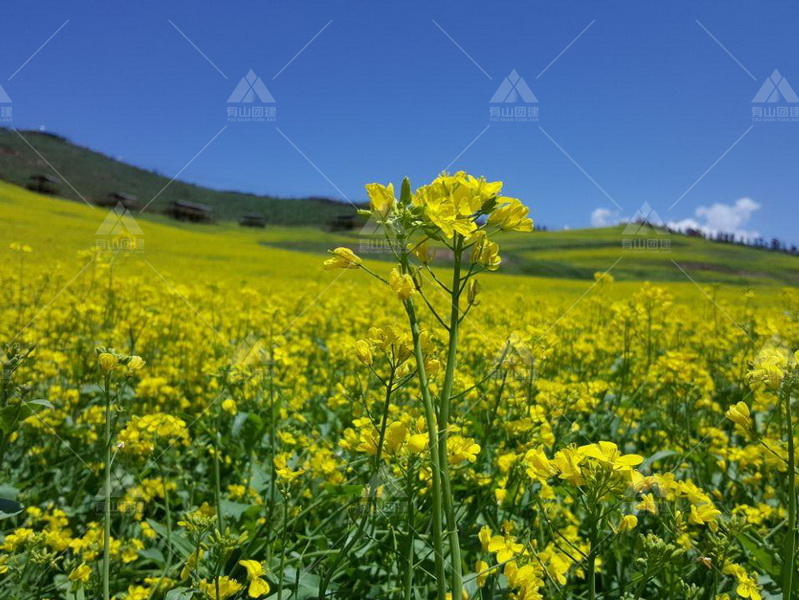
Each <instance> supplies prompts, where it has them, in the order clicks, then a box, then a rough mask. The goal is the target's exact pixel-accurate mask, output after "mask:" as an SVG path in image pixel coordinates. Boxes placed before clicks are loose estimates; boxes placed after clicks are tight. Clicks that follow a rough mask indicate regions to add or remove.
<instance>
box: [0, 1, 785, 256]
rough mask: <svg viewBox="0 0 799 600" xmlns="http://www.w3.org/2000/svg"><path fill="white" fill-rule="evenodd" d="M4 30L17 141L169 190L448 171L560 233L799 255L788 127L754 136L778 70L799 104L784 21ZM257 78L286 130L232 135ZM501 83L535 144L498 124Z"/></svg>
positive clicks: (146, 20) (602, 13) (529, 16)
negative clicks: (629, 224) (732, 232)
mask: <svg viewBox="0 0 799 600" xmlns="http://www.w3.org/2000/svg"><path fill="white" fill-rule="evenodd" d="M2 15H3V18H2V21H0V85H2V87H3V88H4V89H5V91H6V92H7V93H8V95H9V96H10V98H11V99H12V101H13V104H12V106H13V122H12V125H13V126H14V127H17V128H19V129H24V128H36V127H39V126H41V125H43V126H45V127H46V128H47V130H49V131H54V132H57V133H61V134H63V135H66V136H67V137H69V138H70V139H72V140H73V141H75V142H77V143H80V144H82V145H86V146H89V147H91V148H93V149H96V150H99V151H102V152H105V153H107V154H109V155H111V156H115V157H118V158H120V159H122V160H124V161H127V162H130V163H133V164H136V165H139V166H142V167H146V168H153V169H157V170H158V171H159V172H161V173H163V174H165V175H168V176H170V177H171V176H173V175H175V174H177V173H178V172H180V171H181V170H182V169H185V170H183V172H182V174H181V175H180V178H181V179H184V180H187V181H192V182H197V183H201V184H204V185H209V186H212V187H215V188H222V189H240V190H246V191H253V192H259V193H267V194H276V195H281V196H298V195H325V196H331V197H342V196H346V197H348V198H349V199H351V200H361V199H363V198H364V192H363V184H364V183H365V182H369V181H380V182H386V181H395V182H398V181H399V180H400V179H401V177H402V176H404V175H408V176H410V177H411V179H412V181H413V182H414V184H416V185H418V184H421V183H423V182H425V181H426V180H428V179H430V178H431V177H433V176H435V175H436V174H437V173H438V172H439V171H441V170H442V169H444V168H445V167H447V166H448V165H450V163H452V161H453V160H454V159H456V157H459V158H458V159H457V160H456V161H455V162H454V163H452V165H451V169H464V170H467V171H470V172H473V173H475V174H483V175H485V176H487V177H488V178H491V179H502V180H504V181H505V182H506V191H507V192H508V193H509V194H512V195H515V196H518V197H520V198H521V199H522V200H523V201H524V202H525V203H527V204H528V205H529V206H530V207H531V210H532V213H533V216H534V218H535V219H536V221H537V222H538V223H541V224H545V225H547V226H549V227H551V228H560V227H563V226H569V227H572V228H577V227H585V226H588V225H590V224H591V222H592V215H593V221H594V223H595V224H599V223H601V222H612V221H613V220H615V219H619V218H629V217H632V216H633V215H634V214H635V211H636V210H637V209H638V208H639V207H640V206H641V205H642V204H643V203H644V202H645V201H646V202H648V203H649V204H650V205H651V206H652V207H653V208H654V210H655V211H656V212H657V214H658V215H659V216H660V217H661V219H663V220H667V221H683V220H685V219H693V220H694V221H695V222H696V223H698V224H700V225H706V226H709V227H718V226H723V227H725V228H728V229H729V228H733V229H738V230H741V231H757V232H760V233H762V234H763V235H766V236H771V235H777V236H779V237H781V238H783V239H786V240H790V241H799V235H796V233H795V226H796V218H795V214H796V212H795V203H796V190H797V184H799V169H797V168H796V156H797V155H798V153H797V150H799V121H797V122H755V121H753V119H752V106H754V105H753V104H752V100H753V98H754V96H755V94H756V93H757V92H758V90H759V89H760V87H761V86H762V85H763V83H764V82H765V81H766V78H767V77H768V76H769V75H770V74H771V73H772V72H773V71H774V69H778V70H779V71H780V73H781V74H782V75H783V76H784V77H785V78H786V80H788V81H789V82H790V83H791V84H793V85H794V87H795V89H796V90H797V91H799V59H797V57H798V56H799V52H798V51H797V50H799V36H797V35H796V31H797V25H798V24H799V5H797V4H796V3H787V2H786V3H780V4H775V3H753V2H746V3H744V2H701V3H699V2H688V3H685V2H680V3H670V4H669V5H660V3H658V4H656V3H640V2H617V3H613V4H612V5H609V4H605V3H603V4H600V3H597V2H588V3H575V2H559V3H549V4H547V5H542V4H540V3H522V2H518V3H487V2H480V3H459V4H449V3H438V2H437V3H413V2H407V3H384V2H380V3H376V2H358V3H356V2H348V3H342V2H332V1H331V2H314V1H309V2H285V3H284V2H281V3H268V4H267V3H256V2H252V3H221V2H196V1H195V2H169V3H164V2H146V1H140V2H136V3H126V4H122V3H104V4H99V3H81V4H76V3H63V2H52V3H47V2H36V3H35V4H34V3H31V2H23V1H19V2H18V1H13V0H12V1H11V2H6V3H5V4H4V7H3V11H2ZM67 20H68V21H69V22H68V23H67V24H66V25H64V26H63V28H62V29H61V30H60V31H59V32H58V33H57V34H56V35H55V36H54V37H53V38H52V39H51V40H50V41H49V42H48V43H47V44H46V45H45V46H44V47H43V48H41V50H39V52H38V53H37V54H36V55H35V56H34V57H33V58H30V57H31V55H32V54H33V53H34V52H36V50H37V49H38V48H39V47H40V46H41V45H42V44H43V43H44V42H45V41H46V40H47V39H48V38H50V36H52V35H53V33H54V32H55V31H56V30H58V28H59V27H61V26H62V25H63V24H64V23H65V21H67ZM170 21H171V22H172V23H170ZM331 21H332V22H331ZM700 23H701V25H700ZM173 24H174V25H173ZM436 24H437V25H436ZM703 27H704V28H703ZM323 28H324V30H323V31H321V30H322V29H323ZM586 28H587V29H586ZM177 29H180V31H182V32H183V34H185V36H186V37H188V38H189V39H190V40H191V42H192V43H193V44H194V45H196V47H197V48H199V50H198V49H197V48H195V47H194V46H193V45H192V43H190V42H189V41H188V40H187V39H186V38H185V37H183V35H181V33H180V32H179V31H178V30H177ZM442 30H443V31H442ZM320 31H321V33H319V32H320ZM445 32H446V33H445ZM581 32H582V34H581ZM708 32H709V33H708ZM317 34H318V36H317ZM711 34H712V36H713V37H715V38H716V40H718V42H717V41H715V40H714V39H713V37H711ZM578 35H579V38H578ZM314 36H317V37H316V38H315V39H314V40H313V41H312V42H311V43H310V44H309V45H308V46H307V47H306V48H305V49H304V50H303V51H302V52H301V53H300V54H299V56H296V55H297V53H298V52H300V51H301V50H302V49H303V47H305V46H306V44H308V42H309V41H310V40H311V39H312V38H314ZM448 36H449V37H448ZM450 38H452V39H450ZM575 38H578V39H576V41H575ZM453 40H454V41H453ZM572 42H573V43H572ZM570 43H571V46H569V44H570ZM719 44H722V45H723V46H724V48H726V51H725V49H724V48H722V47H721V46H720V45H719ZM459 46H460V48H459ZM567 46H569V47H568V49H566V47H567ZM564 49H565V51H564ZM200 51H202V53H204V54H205V57H207V59H206V58H205V57H204V56H203V54H201V52H200ZM727 51H729V53H728V52H727ZM467 53H468V55H469V56H467V55H466V54H467ZM561 53H562V54H561ZM730 54H732V56H730ZM295 56H296V58H294V60H293V61H292V58H293V57H295ZM470 57H471V58H470ZM733 57H734V58H733ZM29 59H30V60H29ZM28 60H29V62H28V63H27V64H25V66H24V67H22V68H21V69H20V66H21V65H23V63H25V61H28ZM553 60H554V62H552V61H553ZM289 61H292V62H291V63H290V64H288V66H286V65H287V63H289ZM736 61H739V62H740V64H739V62H736ZM211 62H212V63H213V65H212V64H211ZM214 65H215V66H214ZM250 69H253V70H254V71H255V73H256V74H257V75H259V76H260V77H261V78H262V80H263V82H264V84H265V85H266V87H267V88H268V89H269V91H270V92H271V94H272V95H273V96H274V98H275V100H276V103H275V106H276V108H277V120H276V122H264V123H231V122H228V121H227V113H226V111H227V107H228V104H227V99H228V97H229V96H230V95H231V93H232V92H233V90H234V89H235V87H236V86H237V85H238V82H239V81H240V80H241V78H242V77H243V76H244V75H245V74H246V73H247V72H248V71H249V70H250ZM513 69H516V71H517V72H518V73H519V75H520V76H521V77H523V78H524V79H525V81H526V82H527V84H528V86H529V87H530V89H531V90H532V91H533V93H534V94H535V96H536V98H537V100H538V102H537V103H536V104H534V105H533V104H531V105H530V106H537V107H538V109H539V121H538V122H527V123H517V122H511V123H507V122H494V123H492V122H490V121H489V107H490V106H492V105H491V104H490V102H489V101H490V99H491V97H492V96H493V94H494V92H495V91H496V90H497V88H498V87H499V85H500V83H501V82H502V80H503V79H504V78H505V77H506V76H507V75H508V74H509V73H510V72H511V71H512V70H513ZM278 73H279V75H277V74H278ZM276 75H277V76H276ZM9 78H10V79H9ZM519 105H522V104H519ZM778 105H779V106H789V105H788V104H785V103H784V102H783V103H780V104H778ZM494 106H505V105H499V104H496V105H494ZM775 106H777V105H775ZM794 106H799V105H794ZM489 125H490V127H488V126H489ZM224 127H226V129H224V131H222V132H221V133H219V132H220V130H222V128H224ZM486 127H488V129H486ZM750 128H751V129H750ZM278 129H279V130H278ZM281 132H282V133H281ZM481 133H482V134H481ZM217 134H218V135H217ZM214 136H217V137H216V139H214V141H213V142H212V143H211V144H210V145H207V144H208V143H209V141H210V140H212V139H213V138H214ZM478 136H479V137H478ZM742 136H743V137H742ZM475 138H477V139H476V140H475ZM289 140H290V141H289ZM736 141H737V143H736ZM292 144H293V145H292ZM470 144H471V146H470ZM733 144H735V145H734V146H733ZM206 145H207V147H206ZM295 146H296V148H295ZM467 146H468V149H467ZM558 146H559V147H560V148H559V147H558ZM731 146H732V148H731ZM203 147H205V150H203V152H202V153H201V154H200V155H199V156H198V157H197V158H196V159H195V160H194V161H193V162H192V163H191V164H190V165H189V166H188V167H187V166H186V165H187V163H188V162H189V161H190V160H191V159H192V158H193V157H195V155H196V154H197V153H198V152H200V150H201V149H202V148H203ZM730 148H731V149H730ZM298 149H299V150H298ZM725 152H726V155H725ZM303 154H304V155H305V157H304V156H303ZM566 154H568V156H566ZM722 155H724V156H723V158H721V157H722ZM306 157H307V158H306ZM569 157H571V158H569ZM719 159H720V160H719ZM309 161H311V162H313V164H314V165H316V168H315V167H314V166H312V165H311V164H310V163H309ZM572 161H573V162H572ZM716 161H718V162H716ZM575 163H576V164H575ZM714 163H715V166H713V165H714ZM578 165H579V166H578ZM711 167H712V168H711ZM317 168H318V170H317ZM708 169H710V171H709V172H707V173H706V171H708ZM319 171H321V174H320V172H319ZM705 173H706V174H705ZM63 174H64V176H66V177H67V179H68V178H69V174H68V173H66V172H65V173H63ZM703 174H705V175H704V176H703ZM700 177H701V179H700ZM592 179H593V182H592ZM328 180H329V181H328ZM697 180H699V181H698V183H696V182H697ZM331 182H332V183H331ZM694 184H695V185H694ZM692 185H694V187H692V188H691V186H692ZM600 188H601V189H600ZM689 188H691V189H690V191H688V190H689ZM603 190H604V191H603ZM686 191H687V193H686ZM743 198H747V199H748V200H743V201H741V199H743ZM678 199H679V201H678ZM677 201H678V202H677ZM675 202H676V205H675ZM614 203H615V204H614ZM617 205H618V206H617Z"/></svg>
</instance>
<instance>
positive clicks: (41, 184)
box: [25, 173, 61, 196]
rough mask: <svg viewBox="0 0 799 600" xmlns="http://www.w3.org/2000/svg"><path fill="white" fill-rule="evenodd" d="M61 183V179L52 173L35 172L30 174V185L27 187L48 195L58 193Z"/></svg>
mask: <svg viewBox="0 0 799 600" xmlns="http://www.w3.org/2000/svg"><path fill="white" fill-rule="evenodd" d="M60 185H61V180H60V179H59V178H58V177H53V176H52V175H44V174H38V173H37V174H35V175H31V176H30V180H29V181H28V185H26V186H25V187H26V188H28V189H29V190H31V191H32V192H36V193H38V194H47V195H48V196H55V195H56V194H58V189H59V187H58V186H60Z"/></svg>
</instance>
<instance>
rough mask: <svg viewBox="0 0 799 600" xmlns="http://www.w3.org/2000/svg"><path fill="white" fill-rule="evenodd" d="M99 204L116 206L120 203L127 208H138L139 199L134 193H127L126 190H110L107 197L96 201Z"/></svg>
mask: <svg viewBox="0 0 799 600" xmlns="http://www.w3.org/2000/svg"><path fill="white" fill-rule="evenodd" d="M95 204H96V205H97V206H110V207H114V206H117V205H119V204H121V205H122V206H124V207H125V208H126V209H127V210H138V208H139V199H138V198H137V197H136V196H134V195H133V194H126V193H124V192H108V195H106V197H105V198H101V199H100V200H97V201H95Z"/></svg>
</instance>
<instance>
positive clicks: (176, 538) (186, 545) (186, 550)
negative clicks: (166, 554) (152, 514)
mask: <svg viewBox="0 0 799 600" xmlns="http://www.w3.org/2000/svg"><path fill="white" fill-rule="evenodd" d="M147 523H148V524H149V525H150V527H152V528H153V529H154V530H155V532H156V533H157V534H158V535H159V536H161V539H162V540H164V541H166V538H167V535H166V527H164V526H163V525H161V523H159V522H158V521H153V520H152V519H147ZM171 539H172V545H173V546H174V548H175V549H176V550H178V553H179V554H181V555H182V558H183V560H185V559H186V558H188V557H189V555H190V554H191V553H192V552H194V546H192V544H191V542H190V541H189V540H188V539H187V538H186V536H185V535H183V533H181V532H179V531H173V532H172V538H171Z"/></svg>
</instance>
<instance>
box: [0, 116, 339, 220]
mask: <svg viewBox="0 0 799 600" xmlns="http://www.w3.org/2000/svg"><path fill="white" fill-rule="evenodd" d="M20 135H21V136H23V137H24V139H22V137H20ZM26 141H27V143H26ZM29 144H30V145H29ZM31 146H32V147H31ZM37 153H38V154H37ZM45 160H46V162H45ZM47 163H50V165H52V167H54V168H55V170H56V171H57V172H58V173H60V174H61V176H62V177H63V178H64V179H65V180H66V182H69V183H66V182H62V183H61V184H59V185H57V186H56V195H57V196H59V197H62V198H66V199H68V200H77V201H81V198H80V196H83V197H84V198H86V200H87V201H89V202H92V203H94V202H97V201H98V200H102V199H103V198H105V197H106V196H107V195H108V194H109V193H111V192H121V193H126V194H131V195H134V196H136V197H138V199H139V203H140V205H141V206H142V207H143V206H144V205H146V204H147V203H148V202H150V200H151V199H152V198H154V197H155V196H156V195H158V197H157V198H156V200H155V201H154V202H153V203H152V204H151V205H150V206H149V207H148V208H147V211H146V213H162V212H163V211H164V210H165V209H166V208H167V207H168V206H169V204H170V203H171V202H173V201H187V202H195V203H199V204H206V205H208V206H211V207H212V208H213V217H214V219H216V220H220V221H238V220H239V219H240V218H241V217H242V216H243V215H245V214H261V215H264V216H265V217H266V218H267V221H268V222H269V223H271V224H275V225H319V226H322V225H324V224H326V223H328V222H330V221H331V220H333V219H335V218H336V217H337V216H339V215H351V214H352V213H353V208H352V206H351V205H350V204H349V203H345V202H339V201H336V200H332V199H327V198H275V197H270V196H257V195H254V194H244V193H240V192H234V191H219V190H212V189H209V188H204V187H201V186H197V185H193V184H190V183H185V182H182V181H178V180H176V181H173V182H172V183H171V184H169V182H170V178H169V177H165V176H163V175H160V174H158V173H154V172H152V171H147V170H145V169H140V168H138V167H134V166H131V165H128V164H125V163H123V162H120V161H118V160H115V159H113V158H111V157H109V156H105V155H104V154H101V153H99V152H94V151H93V150H89V149H88V148H83V147H81V146H78V145H76V144H73V143H72V142H70V141H68V140H66V139H64V138H62V137H60V136H57V135H53V134H48V133H41V132H38V131H21V132H19V134H18V133H16V132H15V131H13V130H11V129H6V128H0V179H4V180H5V181H8V182H10V183H13V184H15V185H18V186H21V187H26V186H27V185H29V183H30V181H31V179H30V178H31V176H32V175H50V176H57V173H56V172H54V171H53V168H51V167H50V165H48V164H47ZM70 184H71V187H70ZM167 184H169V185H168V186H167ZM73 188H74V189H73ZM164 188H166V189H164ZM162 190H163V191H162ZM78 192H79V194H80V195H79V194H78ZM159 192H160V194H159ZM146 213H145V214H146Z"/></svg>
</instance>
